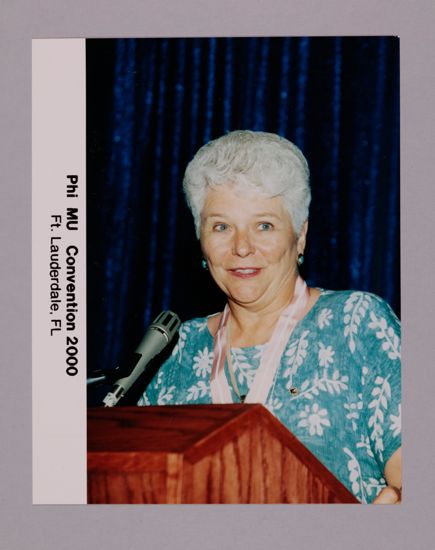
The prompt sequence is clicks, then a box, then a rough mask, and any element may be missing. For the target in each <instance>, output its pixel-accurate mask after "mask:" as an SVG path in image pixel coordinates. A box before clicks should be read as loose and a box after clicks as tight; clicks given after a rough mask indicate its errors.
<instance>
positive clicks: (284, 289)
mask: <svg viewBox="0 0 435 550" xmlns="http://www.w3.org/2000/svg"><path fill="white" fill-rule="evenodd" d="M306 228H307V224H304V227H303V229H302V231H301V234H300V236H299V238H298V237H296V235H295V233H294V230H293V226H292V223H291V219H290V216H289V214H288V212H287V211H286V210H285V208H284V205H283V200H282V198H281V197H274V198H266V197H265V196H264V195H263V194H261V193H259V192H256V191H251V190H243V189H237V188H235V187H234V185H232V184H225V185H221V186H219V187H217V188H216V189H212V190H210V191H209V192H208V194H207V197H206V200H205V203H204V208H203V210H202V213H201V233H200V240H201V247H202V251H203V254H204V258H205V259H206V260H207V264H208V267H209V270H210V273H211V275H212V277H213V279H214V280H215V282H216V283H217V285H218V286H219V287H220V288H221V289H222V290H223V291H224V292H225V294H226V295H227V296H228V297H229V299H230V300H232V301H233V302H235V303H237V304H239V305H244V306H246V307H249V308H250V309H254V310H260V309H262V308H265V307H266V308H268V307H269V306H272V307H273V305H276V306H277V307H280V306H281V305H283V304H286V303H287V302H288V300H289V299H290V298H291V296H292V293H293V288H294V283H295V281H296V277H297V257H298V254H299V253H302V252H303V250H304V247H305V234H306Z"/></svg>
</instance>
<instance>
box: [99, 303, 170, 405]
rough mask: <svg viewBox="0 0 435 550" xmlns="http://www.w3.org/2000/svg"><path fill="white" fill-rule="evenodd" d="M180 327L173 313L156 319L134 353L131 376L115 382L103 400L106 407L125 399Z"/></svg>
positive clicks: (130, 369)
mask: <svg viewBox="0 0 435 550" xmlns="http://www.w3.org/2000/svg"><path fill="white" fill-rule="evenodd" d="M179 326H180V319H179V318H178V316H177V315H176V314H175V313H173V312H172V311H162V313H160V315H158V316H157V317H156V318H155V319H154V321H153V322H152V323H151V325H150V326H149V327H148V330H147V331H146V333H145V335H144V337H143V338H142V340H141V341H140V344H139V345H138V346H137V348H136V351H135V352H134V353H133V356H132V360H131V363H129V365H128V367H129V371H130V372H129V374H126V375H125V376H124V377H122V378H119V379H118V380H117V381H116V382H115V386H114V388H113V391H110V392H109V393H108V394H107V395H106V397H105V398H104V399H103V403H104V406H105V407H114V406H115V405H116V404H117V403H118V401H119V400H120V399H121V398H122V397H124V395H125V394H126V393H127V392H128V390H129V389H130V388H131V386H132V385H133V384H134V383H135V382H136V380H137V379H138V378H139V376H140V375H141V374H142V373H143V372H145V370H146V367H147V365H148V363H149V362H150V361H151V359H153V358H154V357H155V356H156V355H157V354H158V353H160V352H161V351H162V350H163V349H164V348H165V347H166V346H167V345H168V344H169V342H170V341H171V340H172V338H173V337H174V336H175V334H176V333H177V330H178V327H179ZM123 370H124V369H123Z"/></svg>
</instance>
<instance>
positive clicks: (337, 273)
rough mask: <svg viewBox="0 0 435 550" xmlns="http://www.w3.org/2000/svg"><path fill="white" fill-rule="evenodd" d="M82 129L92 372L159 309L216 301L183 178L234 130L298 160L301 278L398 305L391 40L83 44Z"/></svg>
mask: <svg viewBox="0 0 435 550" xmlns="http://www.w3.org/2000/svg"><path fill="white" fill-rule="evenodd" d="M87 127H88V147H87V149H88V155H87V162H88V165H87V189H88V216H87V235H88V275H87V282H88V309H87V311H88V369H89V370H90V371H92V370H95V369H98V368H109V367H113V366H115V365H116V363H117V362H118V361H119V359H120V357H122V356H123V354H125V353H126V352H129V351H132V350H133V349H134V347H135V345H136V344H137V343H138V341H139V340H140V338H141V336H142V334H143V331H144V329H145V327H146V326H147V325H148V324H149V323H150V322H151V321H152V319H153V318H154V317H155V316H156V315H157V314H158V313H159V312H160V311H161V310H162V309H167V308H170V309H172V310H174V311H176V312H177V313H178V314H179V316H180V317H181V318H182V319H183V320H184V319H187V318H191V317H194V316H200V315H204V314H207V313H212V312H214V311H217V310H218V309H220V308H221V307H222V304H223V297H222V296H221V294H220V292H219V291H218V290H217V289H216V288H215V287H214V284H213V283H212V282H211V281H210V280H209V275H208V274H207V273H205V272H203V271H202V270H201V268H200V260H201V254H200V250H199V246H198V242H197V240H196V238H195V235H194V229H193V223H192V220H191V215H190V213H189V212H188V210H187V208H186V206H185V204H184V199H183V196H182V190H181V181H182V177H183V171H184V169H185V166H186V164H187V162H188V161H189V160H190V159H191V158H192V156H193V154H194V153H195V151H196V150H197V149H198V148H199V147H200V146H201V145H202V144H203V143H205V142H207V141H209V140H210V139H213V138H215V137H218V136H219V135H222V134H223V133H225V132H227V131H230V130H233V129H240V128H250V129H254V130H265V131H271V132H276V133H279V134H281V135H283V136H285V137H287V138H288V139H290V140H292V141H294V142H295V143H296V144H297V145H298V146H299V147H300V148H301V149H302V150H303V152H304V154H305V155H306V157H307V159H308V162H309V164H310V168H311V185H312V195H313V201H312V206H311V211H310V227H309V235H308V246H307V250H306V263H305V264H304V269H303V275H304V276H305V278H306V279H307V281H308V282H309V283H310V284H311V285H316V286H321V287H324V288H331V289H341V288H347V289H349V288H355V289H363V290H369V291H372V292H375V293H377V294H379V295H381V296H382V297H384V298H385V299H386V300H387V301H388V302H389V303H390V304H391V305H392V307H393V308H394V309H395V310H396V312H397V313H399V308H400V287H399V283H400V279H399V44H398V39H397V38H394V37H352V38H351V37H349V38H304V37H302V38H186V39H183V38H180V39H140V40H133V39H126V40H88V41H87Z"/></svg>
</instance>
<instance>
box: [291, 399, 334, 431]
mask: <svg viewBox="0 0 435 550" xmlns="http://www.w3.org/2000/svg"><path fill="white" fill-rule="evenodd" d="M299 416H300V418H301V420H299V423H298V426H299V427H301V428H308V431H309V434H310V435H323V428H324V427H329V426H330V425H331V423H330V421H329V420H328V411H327V410H326V409H319V405H318V404H317V403H314V405H312V406H311V407H310V405H305V407H304V410H303V411H301V413H300V415H299Z"/></svg>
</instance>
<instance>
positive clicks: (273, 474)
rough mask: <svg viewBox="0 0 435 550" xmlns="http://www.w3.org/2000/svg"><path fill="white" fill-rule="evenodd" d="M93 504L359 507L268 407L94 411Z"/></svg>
mask: <svg viewBox="0 0 435 550" xmlns="http://www.w3.org/2000/svg"><path fill="white" fill-rule="evenodd" d="M88 503H89V504H109V503H111V504H128V503H130V504H140V503H156V504H164V503H167V504H178V503H180V504H181V503H182V504H218V503H222V504H230V503H233V504H237V503H238V504H269V503H358V501H357V500H356V498H355V497H354V496H353V495H352V494H351V493H350V492H349V491H348V490H347V489H346V488H345V487H344V485H342V484H341V483H340V482H339V481H338V480H337V479H336V478H335V477H334V476H333V475H332V474H331V473H330V472H329V470H327V469H326V468H325V467H324V466H323V465H322V464H321V463H320V462H319V461H318V460H317V458H316V457H315V456H314V455H313V454H312V453H311V452H310V451H308V449H307V448H306V447H304V446H303V445H302V443H300V442H299V441H298V440H297V439H296V437H295V436H294V435H293V434H291V433H290V432H289V431H288V430H287V428H286V427H285V426H284V425H283V424H281V422H279V420H277V419H276V418H275V417H274V416H273V415H272V414H271V413H270V412H269V411H268V410H267V409H265V408H264V407H263V406H262V405H185V406H184V405H183V406H165V407H117V408H95V409H89V411H88Z"/></svg>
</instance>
